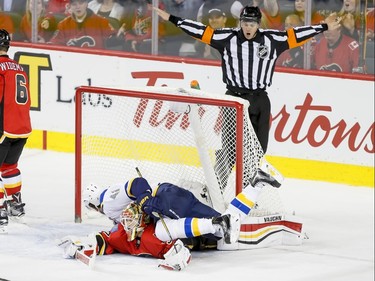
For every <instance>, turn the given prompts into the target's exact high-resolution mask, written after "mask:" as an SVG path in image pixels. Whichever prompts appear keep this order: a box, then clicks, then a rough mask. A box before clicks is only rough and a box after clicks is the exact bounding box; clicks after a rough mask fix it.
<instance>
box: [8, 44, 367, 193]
mask: <svg viewBox="0 0 375 281" xmlns="http://www.w3.org/2000/svg"><path fill="white" fill-rule="evenodd" d="M67 50H69V51H67ZM9 55H10V57H12V58H14V59H15V60H16V61H18V62H19V63H20V64H21V65H22V66H23V67H24V68H25V69H26V71H27V72H28V74H29V80H30V92H31V93H30V95H31V99H32V113H31V117H32V123H33V128H34V131H36V132H37V131H43V132H58V133H63V134H67V135H73V134H74V129H75V104H74V95H75V89H76V87H78V86H81V85H90V86H98V87H106V88H118V89H129V88H130V89H131V88H142V87H146V86H157V87H161V86H170V87H176V88H178V87H181V88H189V87H190V81H191V80H198V81H199V84H200V87H201V89H202V90H204V91H207V92H210V93H213V94H217V95H218V96H220V95H224V93H225V85H224V84H223V83H222V77H221V69H220V65H219V63H218V62H212V63H211V62H210V63H207V62H204V61H201V62H199V61H197V60H189V59H177V58H176V59H171V58H166V57H150V56H149V57H146V56H139V55H138V56H136V55H132V54H126V53H120V52H116V53H105V52H104V51H100V52H99V51H86V50H80V49H75V48H73V49H71V48H69V49H64V48H61V47H60V48H57V47H55V48H54V47H48V46H46V47H43V48H41V47H40V45H39V46H37V47H36V46H32V47H25V46H24V45H21V46H13V47H12V48H11V49H10V52H9ZM268 94H269V97H270V99H271V104H272V116H271V131H270V143H269V150H268V151H267V155H269V157H271V159H274V160H275V161H276V162H278V161H281V165H283V164H282V163H289V162H283V161H284V160H285V159H289V160H287V161H290V159H296V160H302V161H310V163H315V162H316V163H321V162H323V163H338V164H340V165H341V164H342V165H349V166H348V167H350V168H353V167H356V168H358V167H359V168H361V169H362V168H365V169H366V173H367V176H366V177H368V179H367V181H366V182H364V183H363V184H360V185H365V186H369V185H370V186H371V182H372V186H373V178H372V180H369V178H370V177H371V176H373V174H374V173H373V166H374V80H373V78H372V79H369V78H366V79H354V78H350V77H349V78H346V79H344V78H335V77H326V76H319V75H308V73H307V72H302V71H301V73H286V72H275V74H274V79H273V85H272V86H271V87H270V88H269V89H268ZM83 102H84V103H85V106H90V107H93V110H105V111H106V112H107V114H110V111H111V109H112V108H113V107H114V106H115V105H114V104H113V101H112V100H111V98H110V97H108V96H105V95H101V96H100V98H95V99H92V98H90V97H89V96H88V97H86V98H84V100H83ZM150 110H151V109H150ZM151 111H152V110H151ZM154 117H155V116H154ZM150 118H151V119H152V118H153V117H152V116H151V117H150ZM156 119H157V120H159V119H160V116H159V117H158V118H156ZM156 119H155V118H154V119H152V120H156ZM160 120H162V121H163V120H164V121H165V120H166V119H163V118H161V119H160ZM146 121H147V122H149V120H143V122H146ZM129 122H133V120H129ZM138 122H139V120H138ZM134 125H136V124H134ZM158 125H159V126H165V124H164V123H163V122H159V123H158ZM36 135H37V134H36ZM47 136H48V134H47ZM71 146H72V148H71V149H66V151H72V149H74V142H72V143H71ZM49 147H53V145H52V144H51V143H50V146H49ZM63 150H64V149H63ZM272 157H275V158H272ZM280 159H281V160H280ZM304 163H306V162H304ZM284 166H286V167H285V170H284V171H286V174H287V176H289V175H290V173H293V172H292V170H294V169H295V167H296V166H300V162H298V161H297V162H296V163H295V164H294V166H293V165H292V166H289V168H288V167H287V166H288V165H284ZM320 167H321V166H320ZM288 169H289V170H288ZM319 169H320V171H318V170H317V171H316V173H317V174H318V173H325V172H324V171H322V169H321V168H319ZM281 170H283V169H281ZM323 170H324V169H323ZM352 170H353V169H352ZM361 171H362V172H363V170H361ZM317 179H320V178H317ZM333 181H335V180H333ZM353 184H356V183H353ZM356 185H358V184H356Z"/></svg>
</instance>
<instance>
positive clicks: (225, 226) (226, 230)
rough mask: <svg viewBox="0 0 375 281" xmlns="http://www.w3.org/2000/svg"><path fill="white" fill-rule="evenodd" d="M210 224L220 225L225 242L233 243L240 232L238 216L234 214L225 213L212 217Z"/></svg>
mask: <svg viewBox="0 0 375 281" xmlns="http://www.w3.org/2000/svg"><path fill="white" fill-rule="evenodd" d="M212 224H213V225H214V226H215V225H218V226H219V227H220V232H222V235H223V237H224V242H225V243H226V244H232V243H235V242H236V241H237V240H238V236H239V232H240V226H241V223H240V218H239V216H237V215H235V214H225V215H222V216H220V217H216V218H213V219H212Z"/></svg>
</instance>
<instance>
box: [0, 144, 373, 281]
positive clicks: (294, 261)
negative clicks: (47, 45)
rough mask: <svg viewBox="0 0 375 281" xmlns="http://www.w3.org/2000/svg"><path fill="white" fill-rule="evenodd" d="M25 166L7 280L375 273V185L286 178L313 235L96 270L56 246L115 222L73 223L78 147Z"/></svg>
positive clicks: (185, 280) (310, 278)
mask: <svg viewBox="0 0 375 281" xmlns="http://www.w3.org/2000/svg"><path fill="white" fill-rule="evenodd" d="M19 167H20V169H21V171H22V176H23V190H22V194H23V201H24V202H25V203H26V216H25V222H26V224H20V223H16V222H14V221H10V223H9V233H8V234H6V235H0V280H2V278H3V279H7V280H11V281H41V280H43V281H59V280H64V281H67V280H69V281H73V280H74V281H76V280H77V281H84V280H89V281H103V280H104V281H111V280H121V281H127V280H129V281H136V280H150V281H158V280H160V281H168V280H173V281H199V280H208V281H218V280H225V281H227V280H249V281H252V280H256V281H268V280H277V281H294V280H295V281H326V280H327V281H339V280H340V281H373V280H374V188H365V187H351V186H345V185H339V184H329V183H324V182H314V181H302V180H294V179H286V180H285V182H284V184H283V186H282V187H281V189H280V192H281V196H282V199H283V202H284V205H286V206H287V208H288V209H289V211H290V212H293V211H294V212H295V213H296V215H298V217H301V218H302V219H303V221H304V230H305V232H306V233H307V235H308V237H309V239H307V240H304V243H303V244H302V245H301V246H278V247H273V248H263V249H254V250H246V251H233V252H225V251H207V252H193V259H192V262H191V263H190V266H189V267H188V268H187V269H186V270H185V271H182V272H170V271H166V270H163V269H160V268H157V260H156V259H152V258H139V257H132V256H126V255H121V254H116V255H111V256H99V257H97V261H96V265H95V269H94V270H89V269H88V268H87V267H86V266H85V265H83V264H81V263H79V262H77V261H75V260H66V259H63V258H62V256H61V254H62V253H61V250H60V249H59V248H58V247H56V241H57V239H59V238H62V237H63V236H65V235H78V236H85V235H87V234H89V233H90V232H93V231H96V230H108V229H109V228H110V225H111V224H110V222H109V220H108V221H107V220H103V219H95V220H92V221H91V222H90V223H88V222H85V223H82V224H75V223H74V199H73V198H74V155H73V154H67V153H57V152H50V151H41V150H25V151H24V154H23V155H22V158H21V160H20V163H19ZM109 183H110V182H109Z"/></svg>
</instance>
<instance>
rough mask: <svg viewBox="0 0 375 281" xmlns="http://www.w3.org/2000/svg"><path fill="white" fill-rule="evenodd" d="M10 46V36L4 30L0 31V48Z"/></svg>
mask: <svg viewBox="0 0 375 281" xmlns="http://www.w3.org/2000/svg"><path fill="white" fill-rule="evenodd" d="M9 45H10V35H9V33H8V31H6V30H5V29H0V46H1V47H9Z"/></svg>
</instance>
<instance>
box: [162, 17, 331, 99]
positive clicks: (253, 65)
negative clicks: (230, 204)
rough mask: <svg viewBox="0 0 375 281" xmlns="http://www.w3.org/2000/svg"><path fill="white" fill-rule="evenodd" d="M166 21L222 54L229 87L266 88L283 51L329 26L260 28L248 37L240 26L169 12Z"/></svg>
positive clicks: (240, 88)
mask: <svg viewBox="0 0 375 281" xmlns="http://www.w3.org/2000/svg"><path fill="white" fill-rule="evenodd" d="M169 21H170V22H172V23H173V24H175V25H176V26H177V27H179V28H181V29H182V30H183V31H184V32H185V33H187V34H188V35H190V36H192V37H194V38H196V39H199V40H201V41H202V42H203V43H206V44H209V45H210V46H211V47H213V48H215V49H217V50H218V51H219V52H220V54H221V57H222V60H221V67H222V71H223V82H224V83H225V84H226V85H227V88H229V89H233V88H234V89H239V90H243V91H244V92H246V90H257V89H266V88H267V87H269V86H271V84H272V76H273V72H274V69H275V63H276V59H277V58H278V57H279V56H280V55H281V53H282V52H284V51H285V50H288V49H291V48H295V47H298V46H301V45H303V44H305V43H306V42H307V40H309V39H311V38H312V37H314V36H315V35H317V34H319V33H322V32H323V31H325V30H327V29H328V26H327V24H320V25H313V26H302V27H295V28H291V29H288V30H285V31H278V30H272V29H259V30H258V32H257V33H256V36H255V37H254V38H253V39H250V40H247V39H246V38H245V36H244V35H243V32H242V30H241V29H240V28H223V29H216V30H215V29H213V28H211V27H210V26H206V25H204V24H202V23H200V22H196V21H193V20H188V19H182V18H179V17H176V16H173V15H171V16H170V18H169Z"/></svg>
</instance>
